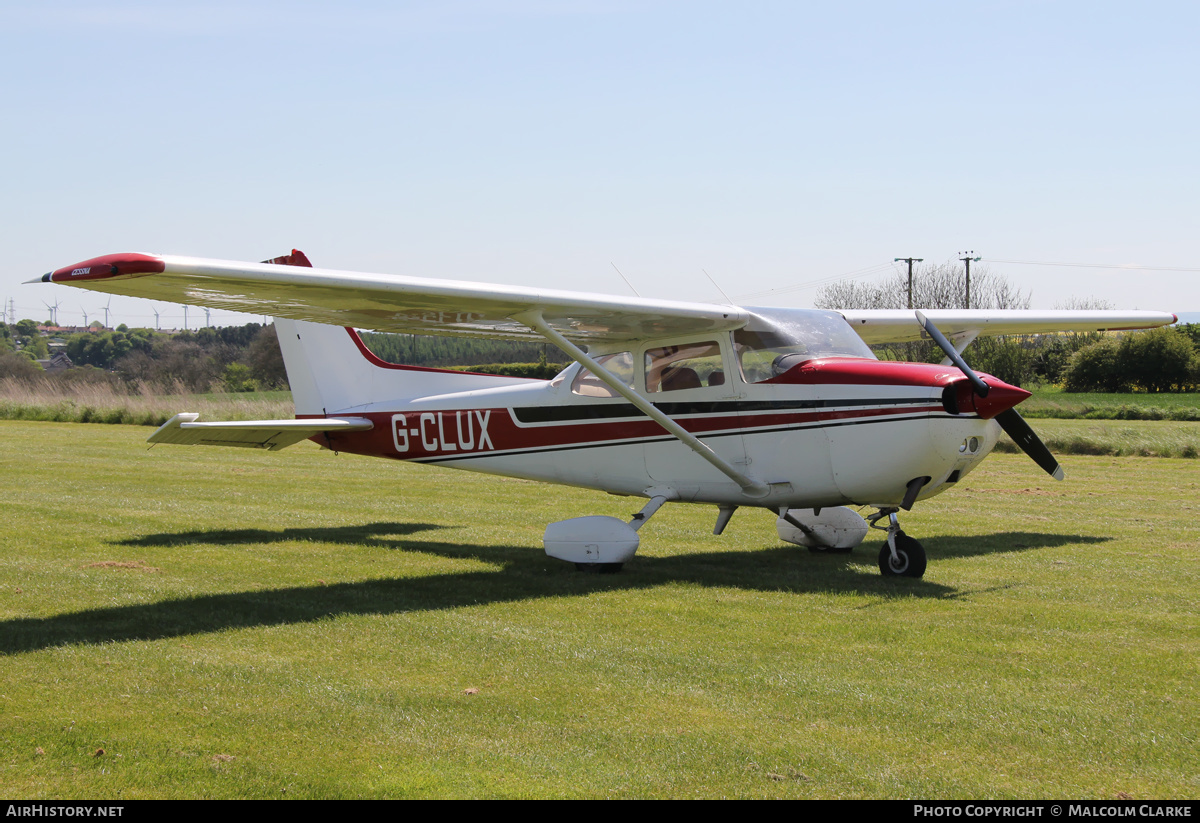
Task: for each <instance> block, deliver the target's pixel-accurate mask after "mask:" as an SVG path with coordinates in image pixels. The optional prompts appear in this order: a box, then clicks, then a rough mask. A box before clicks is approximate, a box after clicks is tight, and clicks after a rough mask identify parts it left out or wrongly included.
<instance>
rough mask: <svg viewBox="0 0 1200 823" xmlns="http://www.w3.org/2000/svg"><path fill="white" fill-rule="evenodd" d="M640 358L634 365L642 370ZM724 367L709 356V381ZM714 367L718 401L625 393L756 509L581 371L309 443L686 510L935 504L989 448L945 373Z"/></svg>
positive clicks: (429, 404) (640, 378)
mask: <svg viewBox="0 0 1200 823" xmlns="http://www.w3.org/2000/svg"><path fill="white" fill-rule="evenodd" d="M687 342H688V341H683V344H684V345H686V344H687ZM660 349H662V347H661V346H656V347H654V348H653V349H650V350H651V351H658V350H660ZM634 355H638V356H634V357H630V358H628V360H629V361H630V362H634V363H638V364H640V363H643V362H644V363H650V362H652V358H651V357H649V356H647V355H646V354H645V352H644V351H636V352H634ZM721 356H722V354H721V353H717V354H713V355H711V357H713V358H717V360H716V362H717V364H718V365H722V364H721V362H720V359H719V358H720V357H721ZM724 365H731V366H733V367H732V368H726V369H724V372H725V375H724V379H723V380H722V381H721V382H719V383H717V382H716V379H715V378H713V377H712V372H710V373H709V379H710V380H712V381H713V382H714V383H715V385H706V384H704V381H701V385H692V386H686V387H682V388H677V389H671V390H660V391H657V392H653V391H647V385H648V384H647V382H646V374H648V370H646V369H641V368H639V369H636V370H634V371H635V372H636V373H635V374H633V375H631V379H632V380H634V381H637V385H638V386H639V388H640V389H641V390H643V391H647V395H648V396H650V397H651V399H652V401H653V402H654V404H655V406H656V407H658V408H659V409H660V410H661V411H662V412H664V413H665V414H667V415H668V416H670V417H671V418H672V419H673V420H675V421H676V422H678V423H679V424H680V425H682V426H683V427H684V428H685V429H687V430H688V431H689V432H691V433H692V434H694V435H696V436H697V437H698V438H699V439H700V440H701V441H702V442H703V443H705V444H706V445H708V446H709V447H710V448H711V449H713V451H714V452H716V453H717V454H718V455H719V456H720V457H722V458H724V459H725V460H727V461H728V462H729V463H731V464H733V465H734V466H736V467H738V468H739V469H742V470H743V471H744V472H745V473H746V474H748V475H750V476H752V477H754V478H756V479H758V480H760V481H763V482H764V483H766V484H768V485H769V493H768V495H767V496H766V497H761V496H760V497H753V496H750V495H748V494H747V493H746V492H745V491H744V490H743V489H742V488H740V487H739V486H738V485H737V484H736V483H734V482H732V481H731V480H730V479H729V478H728V477H726V476H725V475H723V474H722V473H721V472H719V471H717V470H716V469H715V468H714V467H713V466H711V465H710V464H709V463H708V462H706V461H705V460H703V459H702V458H701V457H700V456H699V455H697V454H696V453H695V452H694V451H692V450H691V449H689V448H688V447H687V446H686V445H684V444H683V443H681V442H680V441H679V440H678V439H676V438H675V437H674V436H672V435H671V434H669V433H668V432H666V431H665V430H664V429H663V428H662V427H661V426H659V425H658V424H657V423H655V422H654V421H653V420H651V419H649V418H647V417H646V416H645V415H644V414H643V413H642V412H640V411H639V410H638V409H636V408H635V407H634V406H633V405H632V404H630V403H629V402H627V401H626V400H624V399H623V398H620V397H600V396H595V393H591V394H589V393H588V390H589V386H588V382H587V380H586V379H584V378H586V373H581V371H580V369H579V367H578V366H571V367H569V368H568V369H566V370H565V371H564V372H563V373H562V374H560V375H559V376H558V377H557V378H555V379H554V380H551V381H532V382H531V381H514V383H515V384H514V385H512V386H511V387H509V386H499V387H495V388H486V389H481V390H470V391H462V392H452V393H447V394H441V395H434V396H428V397H422V398H419V399H412V400H408V401H405V402H403V403H397V404H388V403H372V404H370V405H369V406H367V407H359V408H354V409H347V410H342V411H340V412H339V414H347V413H353V414H354V415H356V416H361V417H366V418H368V419H370V420H372V422H374V424H375V428H374V429H373V430H371V431H368V432H351V433H345V434H333V435H329V436H328V438H326V437H324V436H322V437H321V438H316V439H317V440H318V442H321V443H322V445H327V446H329V447H330V448H333V449H335V450H339V451H345V452H350V453H355V454H364V455H372V456H378V457H386V458H390V459H398V460H409V461H413V462H419V463H426V464H432V465H441V466H447V467H452V468H459V469H467V470H472V471H480V472H488V473H493V474H500V475H508V476H515V477H523V478H528V479H532V480H539V481H548V482H553V483H562V484H566V485H572V486H581V487H586V488H592V489H598V490H602V491H607V492H612V493H615V494H628V495H638V496H647V490H649V489H660V490H661V489H666V490H669V491H670V493H671V497H672V498H673V499H676V500H680V501H692V502H698V503H717V504H730V505H758V506H769V507H778V506H788V507H793V508H813V507H824V506H836V505H847V504H863V505H880V506H885V505H886V506H894V505H897V504H898V503H899V502H900V501H901V500H902V499H903V497H904V494H905V491H906V489H907V487H908V484H909V483H910V482H911V481H912V480H913V479H914V478H927V479H926V480H925V481H924V484H923V486H922V491H921V494H920V495H919V498H918V499H924V498H927V497H930V496H932V495H934V494H938V493H940V492H941V491H944V490H946V489H947V488H950V487H951V486H952V485H953V484H954V483H955V482H957V481H958V479H960V478H961V477H963V476H964V475H966V474H967V473H968V472H969V471H971V470H972V469H973V468H974V467H975V466H976V465H977V464H978V463H979V461H980V460H982V459H983V458H984V457H985V456H986V455H987V454H988V452H990V451H991V449H992V447H993V446H994V445H995V443H996V439H997V437H998V434H999V427H998V426H997V425H996V424H995V423H993V422H991V421H990V420H985V419H982V418H981V417H980V416H979V415H978V414H976V413H974V412H970V411H969V412H965V413H964V412H960V413H952V412H951V411H950V410H948V408H947V404H946V402H945V399H944V396H945V394H946V387H947V386H948V385H950V384H957V383H959V382H961V381H962V379H963V377H962V375H961V373H960V372H958V370H957V369H955V368H954V367H953V366H950V367H941V366H931V365H926V364H910V363H893V362H881V361H877V360H873V359H867V358H859V357H832V358H819V359H810V360H805V361H803V362H801V363H799V364H797V365H795V366H792V367H791V368H789V369H787V370H786V371H785V372H784V373H782V374H780V375H777V376H775V377H773V378H769V379H766V380H758V381H754V380H750V379H747V375H746V374H745V373H744V372H743V370H742V369H741V368H738V367H736V364H724ZM714 371H715V369H714ZM987 379H988V380H989V382H992V383H995V384H998V385H1003V384H1000V383H999V381H995V379H994V378H990V377H989V378H987ZM659 388H661V385H660V387H659ZM1018 391H1019V390H1018Z"/></svg>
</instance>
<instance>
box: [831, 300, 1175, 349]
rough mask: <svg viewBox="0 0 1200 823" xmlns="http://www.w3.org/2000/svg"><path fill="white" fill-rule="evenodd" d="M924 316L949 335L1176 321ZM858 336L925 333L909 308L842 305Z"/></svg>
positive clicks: (1102, 314)
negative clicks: (847, 306) (866, 307)
mask: <svg viewBox="0 0 1200 823" xmlns="http://www.w3.org/2000/svg"><path fill="white" fill-rule="evenodd" d="M924 314H925V316H926V317H928V318H929V319H930V320H931V321H933V323H934V324H935V325H936V326H937V327H938V329H940V330H941V332H942V334H944V335H946V336H947V337H949V338H950V339H951V340H955V339H963V338H967V337H969V338H970V339H972V340H973V339H974V338H975V337H977V336H978V337H992V336H994V335H998V334H1048V333H1051V332H1068V331H1075V332H1087V331H1118V330H1123V329H1146V328H1153V327H1155V326H1166V325H1169V324H1171V323H1174V322H1175V321H1176V319H1177V318H1176V317H1175V315H1173V314H1168V313H1166V312H1160V311H1087V310H1084V311H1075V310H1070V311H1039V310H1027V309H1003V310H1001V309H930V310H928V311H926V312H925V313H924ZM841 315H842V316H843V317H845V318H846V320H847V321H849V323H850V325H851V326H853V327H854V330H855V331H856V332H858V336H859V337H861V338H862V339H863V340H865V341H866V342H867V343H868V344H871V345H874V344H877V343H905V342H908V341H911V340H920V339H921V338H922V337H924V336H925V335H924V330H923V329H922V328H921V324H920V323H918V322H917V321H916V319H915V315H914V314H913V312H911V311H909V310H907V309H874V310H872V309H857V310H849V309H847V310H843V311H841Z"/></svg>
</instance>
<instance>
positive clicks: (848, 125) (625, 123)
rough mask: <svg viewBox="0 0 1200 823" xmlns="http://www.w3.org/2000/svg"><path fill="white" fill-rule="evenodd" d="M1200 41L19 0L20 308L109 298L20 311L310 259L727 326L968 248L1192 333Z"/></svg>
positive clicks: (1052, 289) (1135, 21) (982, 24)
mask: <svg viewBox="0 0 1200 823" xmlns="http://www.w3.org/2000/svg"><path fill="white" fill-rule="evenodd" d="M1198 23H1200V4H1196V3H1169V2H1153V0H1151V1H1150V2H1143V3H1139V4H1136V5H1135V4H1131V3H1105V2H1087V3H1083V2H969V3H964V2H961V1H960V2H952V3H951V2H946V3H941V2H896V3H879V2H840V3H811V4H810V3H803V2H741V3H736V4H735V3H713V2H668V1H664V2H656V1H655V0H642V2H618V1H616V0H612V1H609V0H583V1H582V2H573V3H568V2H551V1H550V0H541V1H540V2H538V1H537V0H524V1H521V2H518V1H517V0H507V1H505V0H496V1H495V2H487V1H486V0H474V2H466V1H465V0H463V1H462V2H458V1H456V0H443V1H442V2H392V3H373V2H362V3H354V2H349V3H340V4H337V5H336V6H335V5H334V4H332V3H315V2H310V3H268V2H258V3H256V2H238V3H224V2H209V3H197V2H188V0H183V1H182V2H176V3H171V4H163V3H149V2H146V3H133V2H121V3H99V2H98V3H81V2H54V1H53V0H51V1H50V2H40V3H37V4H32V3H27V2H22V3H16V2H0V68H2V70H3V76H4V77H5V81H4V83H3V84H2V85H0V94H2V98H0V103H2V106H3V107H2V109H0V111H2V112H3V128H2V129H0V150H2V151H3V156H4V158H5V160H6V162H5V164H4V168H5V172H4V184H3V197H2V198H0V224H2V226H3V228H2V229H0V232H2V234H0V237H2V238H3V241H2V242H3V248H4V251H5V259H4V264H3V266H2V267H0V299H3V300H5V305H7V300H8V299H9V298H11V299H12V300H13V301H14V302H15V305H16V308H17V311H16V314H17V317H18V318H20V317H25V316H31V317H35V318H37V319H42V318H43V317H44V316H45V315H46V314H47V312H46V310H45V308H44V307H43V306H42V302H43V301H46V302H51V303H52V302H54V301H55V300H56V299H57V300H58V301H59V302H60V309H59V311H60V320H62V321H63V322H82V312H83V311H84V310H86V311H87V312H88V314H89V319H96V318H97V317H99V316H101V312H100V309H101V307H102V306H103V305H104V303H105V302H106V300H107V298H106V297H102V296H99V295H93V294H90V293H87V292H81V291H78V290H74V289H68V288H65V287H50V286H40V287H39V286H22V285H18V284H19V283H20V282H21V281H23V280H27V279H29V278H30V277H33V276H36V275H39V274H41V273H42V272H45V271H47V270H49V269H52V268H56V267H58V266H62V265H66V264H68V263H72V262H75V261H77V260H81V259H84V258H88V257H93V256H96V255H99V254H105V253H110V252H116V251H147V252H160V253H174V254H193V255H198V256H203V257H216V258H227V259H244V260H260V259H262V258H264V257H268V256H273V255H276V254H281V253H283V252H286V251H287V250H288V249H290V248H292V247H297V248H300V249H303V250H304V251H305V252H306V253H308V255H309V257H310V258H311V259H312V260H313V261H314V263H315V264H317V265H320V266H327V267H331V268H342V269H352V270H363V271H383V272H395V273H400V274H410V275H419V276H429V277H448V278H456V279H468V280H483V281H489V282H496V283H515V284H521V285H529V286H547V287H558V288H569V289H579V290H588V291H602V292H608V293H615V294H626V293H628V287H627V286H626V285H625V284H624V282H622V281H621V279H620V277H619V276H618V275H617V273H616V272H615V271H614V270H613V264H615V265H616V266H617V267H619V268H620V270H621V271H622V272H623V273H624V274H625V275H626V276H627V277H628V278H629V279H630V280H631V281H632V282H633V284H634V286H636V288H637V289H638V291H640V292H641V293H642V294H643V295H646V296H660V297H679V298H687V299H694V300H714V301H720V300H721V297H720V295H719V293H718V292H717V291H716V289H714V288H713V286H712V285H711V284H710V283H709V282H708V280H707V279H706V278H705V277H704V274H703V272H702V270H707V271H708V272H709V274H711V275H712V276H713V278H715V279H716V281H717V282H718V283H719V284H720V285H721V287H722V288H723V289H724V290H725V292H727V293H728V294H729V295H731V296H732V297H734V298H735V299H739V298H740V297H742V296H743V295H751V294H757V293H762V292H767V291H769V290H778V291H779V292H780V293H779V294H778V295H767V296H766V297H759V298H755V300H752V301H747V302H758V303H766V304H787V303H791V304H794V305H811V302H812V299H813V298H814V297H815V295H816V288H815V287H809V288H801V289H796V288H794V287H795V286H798V285H802V284H807V283H813V282H814V281H821V280H825V279H828V278H832V277H837V276H844V275H848V274H850V273H852V272H863V271H866V272H868V274H867V275H865V276H866V277H867V278H868V279H869V278H871V277H876V276H878V274H877V272H880V271H883V270H885V269H886V268H887V266H888V265H889V264H890V262H891V260H892V258H894V257H899V256H907V255H910V254H911V255H915V256H918V257H924V258H926V259H928V260H937V261H942V260H947V259H950V258H952V257H955V256H956V253H957V252H959V251H960V250H965V249H972V250H974V251H975V252H976V254H978V255H981V256H982V257H983V258H984V262H988V261H991V262H990V263H989V265H990V266H991V268H992V269H993V270H996V271H999V272H1001V273H1002V274H1004V275H1006V276H1007V277H1009V278H1010V279H1011V280H1012V281H1013V282H1014V283H1016V284H1017V285H1018V286H1020V287H1021V288H1023V289H1025V290H1028V291H1031V292H1032V297H1033V305H1034V307H1040V308H1052V307H1054V306H1055V305H1056V304H1057V303H1060V302H1062V301H1064V300H1068V299H1070V298H1073V297H1074V298H1088V297H1094V298H1098V299H1102V300H1107V301H1109V302H1111V303H1112V304H1114V306H1116V307H1119V308H1143V309H1161V310H1166V311H1176V312H1178V311H1196V310H1200V286H1197V282H1198V278H1200V255H1198V254H1197V252H1196V248H1195V245H1194V243H1193V240H1194V239H1195V237H1196V236H1197V234H1198V232H1197V229H1198V228H1200V194H1198V191H1200V187H1198V186H1197V183H1198V180H1200V176H1198V174H1197V172H1198V171H1200V162H1198V160H1197V156H1198V153H1197V149H1196V143H1197V138H1198V136H1200V129H1198V128H1197V126H1198V125H1200V107H1198V106H1197V105H1196V99H1197V81H1198V80H1200V71H1198V68H1200V56H1198V55H1200V50H1197V48H1196V45H1195V44H1196V42H1197V36H1198V34H1200V26H1198V25H1197V24H1198ZM999 261H1022V262H999ZM1042 261H1055V262H1068V263H1089V264H1103V265H1105V266H1111V267H1114V268H1087V267H1075V266H1052V267H1051V266H1037V265H1031V264H1030V263H1031V262H1042ZM1116 267H1126V268H1116ZM1135 267H1140V268H1135ZM1171 269H1175V270H1174V271H1172V270H1171ZM113 308H114V314H113V319H114V322H120V321H124V322H128V323H130V324H131V325H133V324H152V323H153V312H152V308H153V307H151V306H150V304H148V303H145V302H142V301H133V300H119V299H114V301H113ZM157 308H158V309H159V311H160V312H161V313H162V314H163V323H164V325H179V324H181V323H182V310H181V309H179V308H177V307H170V306H167V305H164V304H159V305H158V307H157ZM191 316H192V322H193V324H194V322H195V318H196V317H197V316H198V315H197V314H196V313H195V312H194V311H193V313H192V315H191ZM235 319H237V318H235V317H233V316H226V315H223V314H217V313H214V317H213V320H214V322H217V321H221V322H232V321H234V320H235Z"/></svg>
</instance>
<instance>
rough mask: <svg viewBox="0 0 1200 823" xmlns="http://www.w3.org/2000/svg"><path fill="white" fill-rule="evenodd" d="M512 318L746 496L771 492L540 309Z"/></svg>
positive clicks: (764, 494)
mask: <svg viewBox="0 0 1200 823" xmlns="http://www.w3.org/2000/svg"><path fill="white" fill-rule="evenodd" d="M512 318H513V320H516V321H517V322H519V323H522V324H524V325H526V326H528V327H529V328H531V329H533V330H534V331H535V332H537V333H538V334H540V335H542V337H545V338H546V339H547V340H549V341H550V342H551V343H553V344H554V345H556V346H558V347H559V348H560V349H562V350H563V351H564V352H566V353H567V355H568V356H569V357H570V358H571V359H572V360H574V361H575V362H576V363H578V364H580V365H581V366H583V368H585V369H587V370H588V371H590V372H591V373H592V374H594V375H596V377H597V378H599V379H600V380H601V381H602V382H603V383H604V384H605V385H606V386H608V387H609V388H610V389H612V390H613V391H615V392H616V393H617V394H619V395H621V396H622V397H624V398H625V399H626V400H628V401H629V402H630V403H632V404H633V405H634V406H636V407H637V408H638V409H639V410H640V411H641V412H642V413H643V414H645V415H646V416H647V417H649V418H650V419H651V420H653V421H654V422H655V423H657V424H658V425H660V426H662V427H663V428H664V429H666V430H667V431H668V432H670V433H671V434H673V435H674V436H675V437H676V438H678V439H679V440H680V441H681V442H682V443H683V444H684V445H685V446H687V447H688V448H689V449H691V450H692V451H694V452H695V453H696V454H698V455H700V456H701V457H703V458H704V459H705V460H707V461H708V462H709V463H711V464H712V465H713V466H714V467H715V468H716V469H717V470H718V471H720V472H721V473H722V474H724V475H725V476H726V477H728V478H729V479H730V480H732V481H733V482H734V483H737V484H738V485H739V486H741V487H742V491H744V492H745V493H746V494H747V495H748V496H750V497H766V495H767V493H768V492H770V486H768V485H767V484H766V483H763V482H761V481H759V480H755V479H753V478H751V477H747V476H746V475H744V474H742V473H741V472H740V471H738V470H737V469H736V468H734V467H733V465H732V464H731V463H729V461H727V460H723V459H722V458H721V457H720V456H718V455H717V453H716V452H714V451H713V450H712V449H710V448H709V447H708V446H706V445H705V444H704V443H702V442H701V441H700V439H699V438H697V437H696V436H695V435H694V434H692V433H691V432H689V431H688V430H687V429H685V428H683V426H680V425H679V424H678V423H676V422H675V421H674V420H672V419H671V418H670V417H668V416H667V415H665V414H663V413H662V412H661V411H659V409H658V408H657V407H656V406H655V405H654V404H653V403H651V402H650V401H649V400H647V399H646V398H644V397H642V396H641V395H640V394H638V393H637V392H635V391H634V390H633V389H632V388H630V387H629V386H626V385H625V384H624V383H623V382H621V379H620V378H618V377H617V376H616V375H615V374H613V373H612V372H610V371H608V370H607V369H605V368H604V367H603V366H601V365H600V364H599V363H597V362H596V361H595V360H593V359H592V358H590V357H588V355H587V353H586V352H584V351H583V350H582V349H580V348H579V347H578V346H576V345H575V344H574V343H572V342H571V341H570V340H568V339H567V338H565V337H563V336H562V335H561V334H559V333H558V332H557V331H555V330H554V329H552V328H551V327H550V326H549V325H547V324H546V321H545V320H543V319H542V312H541V310H540V309H533V310H531V311H526V312H521V313H520V314H514V315H513V316H512Z"/></svg>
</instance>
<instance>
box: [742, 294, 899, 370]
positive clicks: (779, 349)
mask: <svg viewBox="0 0 1200 823" xmlns="http://www.w3.org/2000/svg"><path fill="white" fill-rule="evenodd" d="M752 311H753V312H754V317H753V318H752V319H751V321H750V322H749V323H748V324H747V325H746V327H745V328H742V329H738V330H737V331H735V332H734V333H733V343H734V346H735V348H736V349H737V355H738V360H739V362H740V363H741V366H742V376H743V377H744V378H745V380H746V382H747V383H758V382H760V381H762V380H769V379H771V378H772V377H778V376H779V375H781V374H783V373H784V372H785V371H787V370H788V369H790V368H792V367H793V366H795V365H797V364H798V363H802V362H804V361H805V360H812V359H814V358H817V357H862V358H867V359H870V360H875V359H877V358H876V357H875V355H874V354H873V353H872V352H871V349H870V348H869V347H868V346H867V344H866V343H864V342H863V340H862V338H861V337H859V336H858V335H857V334H855V333H854V329H852V328H851V327H850V324H849V323H847V322H846V318H844V317H842V316H841V315H840V314H838V313H837V312H832V311H817V310H815V309H752Z"/></svg>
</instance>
